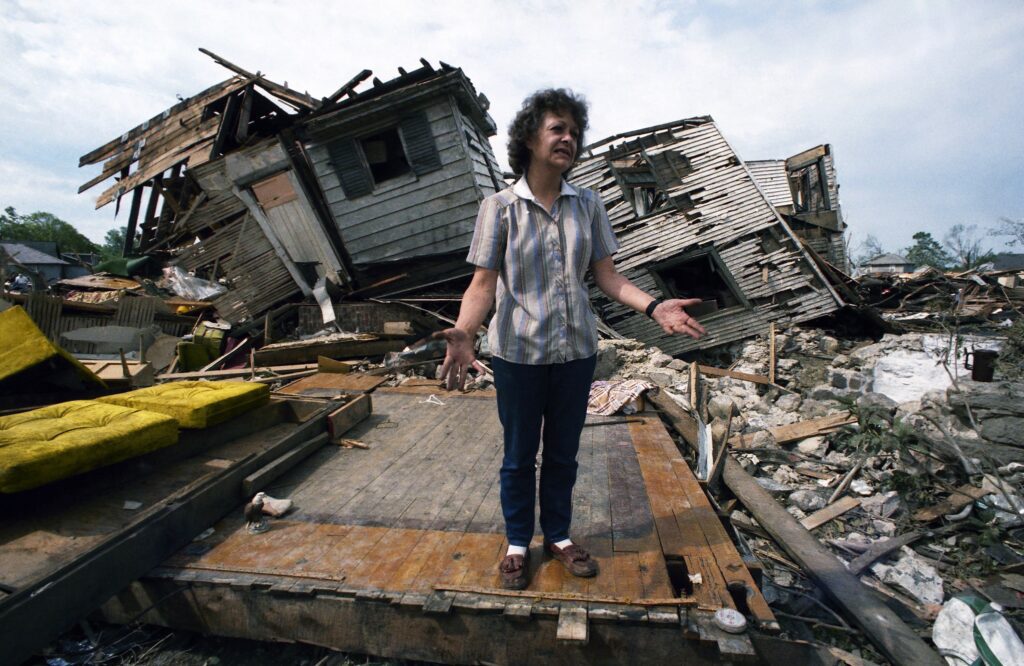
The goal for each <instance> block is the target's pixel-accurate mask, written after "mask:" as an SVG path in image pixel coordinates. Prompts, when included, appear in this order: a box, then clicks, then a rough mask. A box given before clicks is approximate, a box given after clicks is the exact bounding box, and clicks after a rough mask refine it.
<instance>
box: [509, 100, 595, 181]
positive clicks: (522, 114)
mask: <svg viewBox="0 0 1024 666" xmlns="http://www.w3.org/2000/svg"><path fill="white" fill-rule="evenodd" d="M548 111H551V112H553V113H559V114H565V113H568V114H570V115H571V116H572V119H573V121H574V122H575V123H576V127H578V128H579V131H580V135H579V138H578V140H577V143H576V145H577V154H578V153H579V148H582V147H583V146H584V145H585V144H584V143H583V134H584V133H585V132H586V130H587V128H588V126H589V125H588V122H587V100H586V99H585V98H584V97H583V96H582V95H577V94H576V93H574V92H573V91H571V90H566V89H565V88H547V89H546V90H538V91H537V92H535V93H533V94H532V95H530V96H529V97H527V98H526V99H525V100H523V108H521V109H520V110H519V113H517V114H516V117H515V118H514V119H513V120H512V123H511V124H510V125H509V126H508V163H509V166H510V167H512V172H513V173H514V174H516V175H517V176H521V175H523V174H524V173H526V170H527V169H528V168H529V167H530V149H529V148H528V147H527V146H526V144H527V142H529V140H530V139H531V138H533V136H534V135H535V134H536V133H537V130H538V129H540V123H541V120H543V119H544V114H545V113H547V112H548Z"/></svg>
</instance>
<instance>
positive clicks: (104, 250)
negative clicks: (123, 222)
mask: <svg viewBox="0 0 1024 666" xmlns="http://www.w3.org/2000/svg"><path fill="white" fill-rule="evenodd" d="M127 233H128V227H117V228H115V229H110V230H108V231H107V235H106V236H104V237H103V245H102V246H100V254H101V255H103V258H104V259H115V258H117V257H120V256H121V253H122V252H124V236H125V234H127Z"/></svg>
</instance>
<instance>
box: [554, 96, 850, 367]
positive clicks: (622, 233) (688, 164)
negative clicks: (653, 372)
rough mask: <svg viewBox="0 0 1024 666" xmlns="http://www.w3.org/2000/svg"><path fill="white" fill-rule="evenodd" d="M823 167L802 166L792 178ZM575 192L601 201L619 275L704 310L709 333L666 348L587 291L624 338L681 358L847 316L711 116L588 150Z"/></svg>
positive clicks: (642, 324)
mask: <svg viewBox="0 0 1024 666" xmlns="http://www.w3.org/2000/svg"><path fill="white" fill-rule="evenodd" d="M810 152H813V151H809V153H810ZM802 155H803V154H802ZM827 163H828V164H831V161H828V162H827ZM819 164H820V162H811V163H808V162H807V159H805V158H801V157H800V156H797V158H793V165H792V169H793V171H790V172H788V173H791V174H792V173H797V174H799V173H801V172H800V171H799V169H802V168H809V167H811V166H813V167H814V168H815V169H818V168H819V167H818V165H819ZM788 168H790V167H789V166H788V161H787V169H788ZM800 178H803V176H800ZM787 179H788V176H787ZM571 180H572V182H573V183H574V184H576V185H580V186H583V187H588V188H591V189H593V190H595V191H596V192H598V193H599V194H600V195H601V198H602V199H603V200H604V203H605V205H606V206H607V208H608V215H609V217H610V219H611V222H612V227H613V229H614V230H615V233H616V236H617V237H618V239H619V243H620V245H621V249H620V250H619V252H618V253H616V255H615V264H616V266H617V267H618V269H619V271H620V272H622V273H623V274H624V275H626V276H627V277H629V278H630V279H631V280H633V282H635V283H636V284H637V286H639V287H640V288H641V289H644V290H645V291H647V292H648V293H650V294H653V295H656V296H661V297H663V298H700V299H702V300H703V303H702V304H701V305H700V306H698V307H697V308H694V309H691V312H692V314H694V315H695V316H697V317H698V318H699V319H700V321H701V323H702V324H703V325H704V327H705V328H706V329H707V332H708V334H707V335H706V336H705V337H704V338H702V339H701V340H699V341H697V340H692V339H689V338H685V337H683V336H667V335H665V334H664V333H663V332H662V330H661V328H660V327H659V326H658V325H657V324H655V323H654V322H653V321H652V320H651V319H649V318H647V317H646V316H644V315H643V314H642V313H637V312H635V311H633V310H632V309H630V308H627V307H624V306H622V305H619V304H617V303H614V302H612V301H610V300H609V299H607V298H606V297H605V296H604V295H603V294H602V293H601V292H600V291H599V290H597V289H596V288H595V289H592V290H591V298H592V299H593V302H594V303H595V304H596V305H597V307H598V312H599V314H600V316H601V317H602V319H603V320H604V321H605V323H607V324H608V325H609V326H610V327H611V328H613V329H614V330H615V331H616V332H618V333H619V334H621V335H624V336H626V337H631V338H636V339H639V340H643V341H644V342H646V343H648V344H651V345H657V346H658V347H660V348H661V349H662V351H664V352H665V353H667V354H671V355H676V354H680V353H682V352H686V351H689V350H693V349H697V348H710V347H715V346H718V345H721V344H724V343H727V342H731V341H734V340H739V339H742V338H746V337H750V336H752V335H758V334H763V333H767V332H768V330H769V326H770V325H771V324H772V323H778V324H791V323H797V322H801V321H807V320H811V319H815V318H817V317H821V316H824V315H827V314H829V313H831V312H834V311H835V310H837V309H838V308H839V307H840V306H841V305H842V301H841V300H840V298H839V296H838V295H837V294H836V292H835V291H834V290H833V289H832V287H831V286H830V284H829V283H828V281H827V280H826V278H825V276H824V275H823V274H822V272H821V271H820V270H819V268H818V267H817V266H816V264H815V263H814V261H813V260H812V258H811V256H810V255H809V254H808V252H807V251H806V250H805V249H804V247H803V245H802V243H801V238H800V237H799V236H798V235H797V234H796V233H795V232H794V230H793V228H792V227H791V226H790V225H789V224H787V222H786V220H785V219H784V218H783V217H782V216H781V214H780V212H779V210H778V209H777V207H776V206H775V205H773V202H772V201H771V200H770V199H769V197H768V195H767V194H766V193H765V190H764V189H763V188H762V187H759V184H758V183H757V182H756V181H755V179H754V176H753V175H752V172H751V170H750V169H749V168H748V167H747V166H746V165H745V164H744V163H743V162H742V161H740V159H739V157H737V155H736V153H735V152H734V151H733V149H732V148H731V147H730V145H729V143H728V142H727V141H726V139H725V137H724V136H723V135H722V133H721V131H719V129H718V126H717V125H716V124H715V122H714V121H713V120H712V119H711V117H710V116H702V117H696V118H688V119H685V120H680V121H678V122H672V123H666V124H664V125H658V126H655V127H649V128H645V129H640V130H636V131H633V132H628V133H624V134H618V135H615V136H613V137H609V138H607V139H604V140H602V141H599V142H597V143H595V144H592V145H590V146H588V147H587V148H586V149H585V150H584V151H583V154H582V156H581V162H580V164H579V165H578V166H577V167H576V168H575V169H574V170H573V173H572V175H571ZM832 182H834V178H833V180H832ZM814 191H815V192H818V193H819V194H818V196H819V197H821V194H820V193H821V190H814ZM801 192H802V190H801ZM794 211H795V213H794V214H803V213H800V212H798V211H796V209H794ZM835 215H836V216H838V210H836V211H835ZM798 219H802V218H798ZM808 219H810V218H809V217H808Z"/></svg>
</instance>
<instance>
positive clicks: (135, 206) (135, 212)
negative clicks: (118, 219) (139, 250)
mask: <svg viewBox="0 0 1024 666" xmlns="http://www.w3.org/2000/svg"><path fill="white" fill-rule="evenodd" d="M141 207H142V186H141V185H139V186H138V187H136V188H135V189H134V190H132V207H131V210H130V211H129V213H128V227H127V228H126V229H125V232H124V246H123V247H122V250H121V256H123V257H127V256H128V255H130V254H131V253H132V251H133V250H134V249H135V229H136V225H138V223H139V209H140V208H141Z"/></svg>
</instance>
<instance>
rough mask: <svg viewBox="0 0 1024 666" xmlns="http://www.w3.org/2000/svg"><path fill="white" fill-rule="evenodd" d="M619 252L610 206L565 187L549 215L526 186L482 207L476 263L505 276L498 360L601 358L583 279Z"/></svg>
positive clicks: (496, 336) (493, 337)
mask: <svg viewBox="0 0 1024 666" xmlns="http://www.w3.org/2000/svg"><path fill="white" fill-rule="evenodd" d="M618 248H619V245H618V242H617V241H616V240H615V234H614V233H613V232H612V227H611V223H610V222H609V221H608V213H607V212H606V211H605V208H604V203H603V202H602V201H601V199H600V198H599V197H598V196H597V194H595V193H594V192H592V191H590V190H587V189H582V188H576V187H574V186H572V185H570V184H569V183H567V182H565V181H562V191H561V193H560V194H559V196H558V198H557V199H555V203H554V206H553V207H552V209H551V210H550V211H548V210H545V209H544V207H543V206H542V205H541V204H540V203H539V202H538V201H537V200H536V198H535V197H534V196H533V193H532V192H531V191H530V187H529V185H527V183H526V179H525V178H520V179H519V180H518V181H517V182H516V183H515V185H513V186H512V187H511V188H508V189H505V190H502V191H501V192H498V193H497V194H493V195H491V196H489V197H487V198H486V199H484V201H483V203H482V204H481V205H480V213H479V215H478V216H477V220H476V229H475V231H474V234H473V241H472V243H471V245H470V248H469V256H468V257H467V261H469V263H471V264H473V265H475V266H479V267H481V268H488V269H492V270H497V271H498V286H497V292H496V304H495V314H494V317H493V318H492V319H491V324H490V327H489V328H488V336H487V341H488V343H489V345H490V348H491V353H492V354H494V355H495V356H497V357H499V358H501V359H503V360H506V361H510V362H512V363H524V364H528V365H541V364H549V363H565V362H567V361H575V360H578V359H581V358H587V357H589V356H592V355H593V354H595V353H597V318H596V317H595V315H594V312H593V310H592V309H591V307H590V299H589V297H588V289H587V286H586V282H585V280H584V277H585V276H586V273H587V270H588V269H589V268H590V265H591V264H592V263H594V262H595V261H598V260H600V259H604V258H605V257H607V256H610V255H611V254H612V253H614V252H615V251H616V250H617V249H618Z"/></svg>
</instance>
